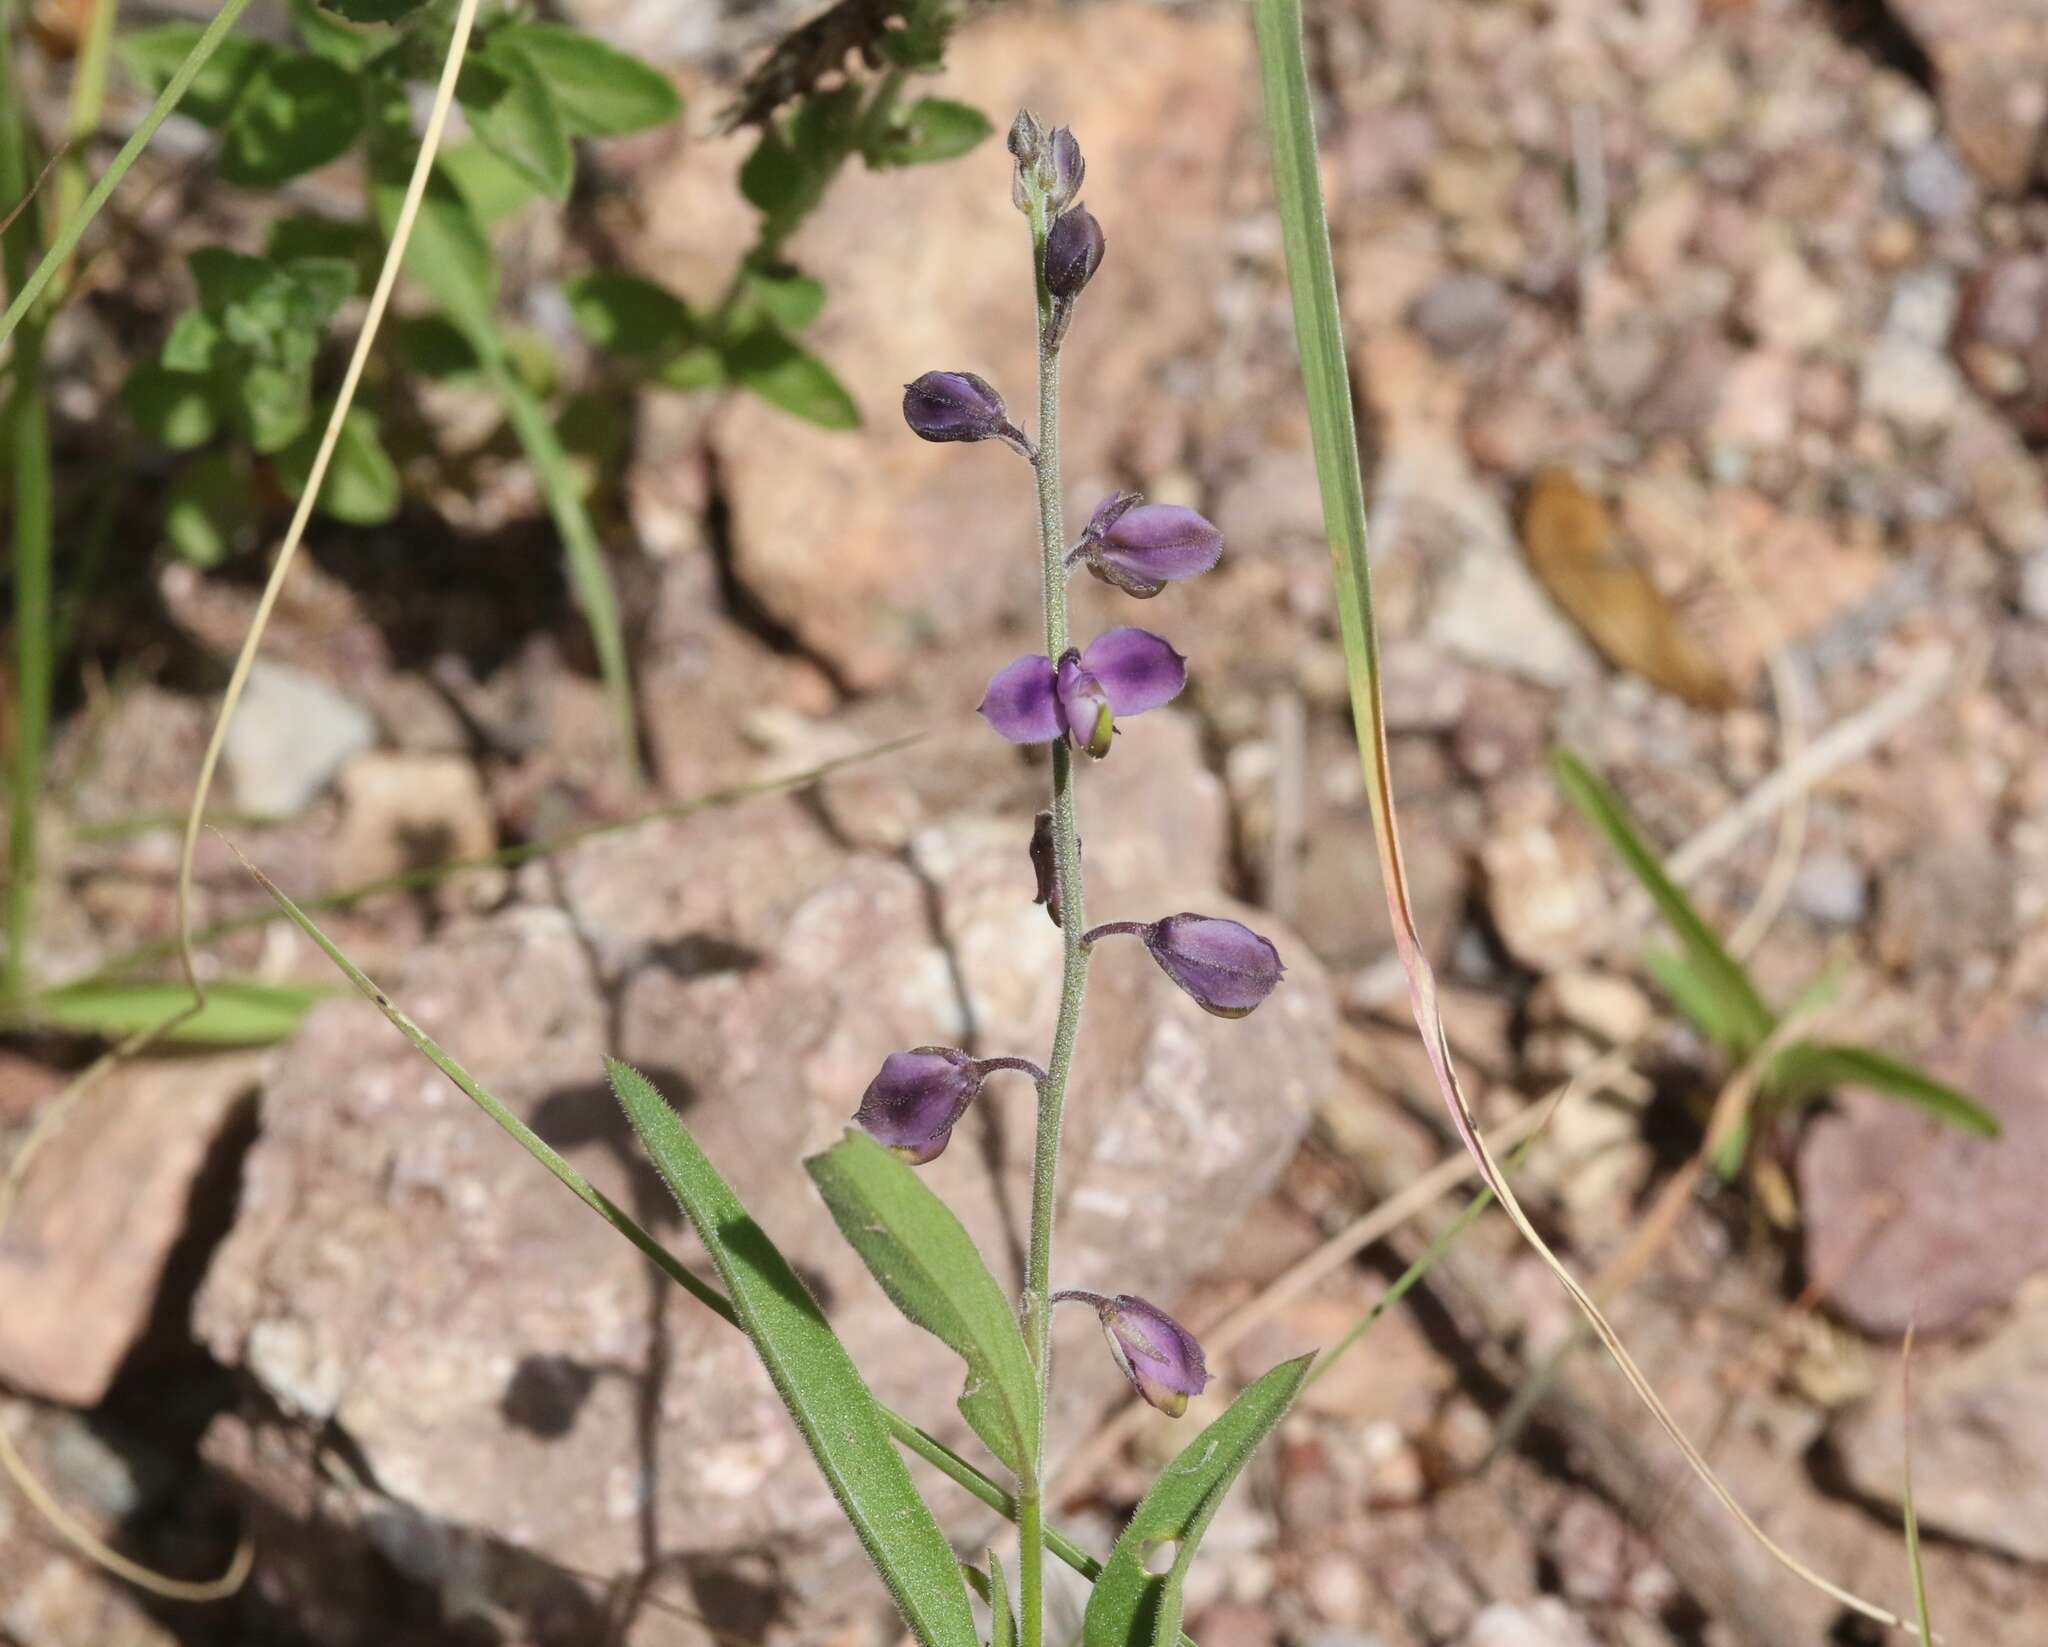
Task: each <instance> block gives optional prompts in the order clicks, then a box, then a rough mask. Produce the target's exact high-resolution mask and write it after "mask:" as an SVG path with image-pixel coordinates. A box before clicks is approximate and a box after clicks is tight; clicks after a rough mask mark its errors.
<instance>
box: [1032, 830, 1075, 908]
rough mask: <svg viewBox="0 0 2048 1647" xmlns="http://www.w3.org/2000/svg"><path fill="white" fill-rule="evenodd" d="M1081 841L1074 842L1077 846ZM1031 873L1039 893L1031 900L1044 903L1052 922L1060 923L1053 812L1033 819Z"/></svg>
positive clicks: (1058, 881)
mask: <svg viewBox="0 0 2048 1647" xmlns="http://www.w3.org/2000/svg"><path fill="white" fill-rule="evenodd" d="M1080 844H1081V843H1080V842H1079V841H1076V842H1075V843H1074V845H1075V847H1076V848H1078V847H1079V846H1080ZM1031 873H1032V874H1033V875H1034V876H1036V877H1037V880H1038V895H1037V896H1036V897H1034V898H1033V899H1032V900H1031V901H1032V902H1033V903H1035V904H1044V905H1045V912H1046V914H1048V915H1050V916H1051V917H1052V924H1053V925H1054V926H1058V925H1059V924H1060V878H1059V865H1058V864H1057V863H1056V862H1055V860H1054V856H1053V840H1052V814H1051V813H1050V812H1041V813H1039V815H1038V816H1037V817H1036V818H1034V819H1032V821H1031Z"/></svg>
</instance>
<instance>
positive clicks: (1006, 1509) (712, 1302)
mask: <svg viewBox="0 0 2048 1647" xmlns="http://www.w3.org/2000/svg"><path fill="white" fill-rule="evenodd" d="M885 747H890V746H885ZM851 758H859V757H851ZM604 827H605V828H607V829H609V828H612V827H615V826H604ZM622 827H628V828H630V827H631V821H629V822H628V823H627V824H626V825H624V826H622ZM235 855H236V856H237V857H242V855H241V853H240V851H239V850H237V851H236V854H235ZM242 867H243V868H244V869H246V870H248V872H249V873H250V875H251V876H253V877H254V878H255V880H256V883H257V884H258V885H259V886H261V887H262V888H263V890H264V891H265V892H266V893H268V894H269V895H270V898H271V900H272V901H273V902H274V903H275V904H276V905H277V907H278V909H279V911H280V912H281V913H282V915H283V916H284V918H285V919H286V920H288V921H290V922H291V923H292V924H293V925H294V926H296V927H297V928H298V929H299V930H300V931H301V932H303V933H304V934H305V935H306V936H307V938H309V939H310V940H312V942H313V943H314V945H315V946H316V947H317V948H318V949H319V950H320V952H321V953H322V954H323V955H325V956H326V957H327V959H328V960H329V961H331V962H333V963H334V966H335V969H336V970H337V971H339V972H340V973H341V975H342V976H343V977H344V978H346V979H347V980H348V981H349V982H350V983H351V984H353V985H354V986H355V988H356V990H357V991H358V993H360V994H361V995H362V996H363V997H364V999H366V1000H367V1001H369V1002H370V1004H371V1005H373V1006H374V1007H376V1009H377V1010H378V1011H379V1012H381V1013H383V1014H384V1016H385V1018H386V1019H388V1020H389V1021H390V1023H391V1026H392V1027H393V1028H394V1029H396V1030H397V1031H398V1032H399V1034H401V1035H403V1036H404V1037H405V1038H406V1039H407V1040H408V1041H410V1042H411V1043H412V1045H413V1047H414V1049H415V1050H416V1051H417V1052H418V1053H419V1054H420V1056H421V1057H423V1058H425V1059H426V1060H427V1062H428V1063H430V1064H432V1065H433V1066H434V1067H435V1068H436V1069H438V1070H439V1071H440V1072H441V1073H442V1074H443V1075H445V1076H447V1077H448V1079H449V1081H450V1082H452V1083H453V1084H454V1086H455V1088H456V1090H457V1091H458V1092H460V1093H461V1094H462V1095H463V1096H464V1097H465V1098H467V1099H468V1100H469V1101H470V1102H471V1103H473V1104H475V1105H476V1107H477V1108H478V1109H480V1110H482V1111H483V1112H484V1114H485V1115H487V1116H489V1117H490V1119H491V1120H492V1121H493V1122H495V1123H496V1124H497V1125H498V1126H499V1127H500V1128H501V1129H502V1130H503V1131H504V1132H505V1133H506V1134H507V1135H508V1136H509V1137H510V1138H511V1139H512V1141H513V1142H514V1143H516V1144H517V1145H518V1146H519V1147H520V1148H521V1149H523V1150H525V1151H526V1153H527V1154H528V1155H530V1156H532V1157H533V1158H534V1160H536V1161H538V1162H539V1163H540V1164H541V1165H542V1166H543V1167H545V1168H546V1169H547V1170H548V1172H549V1173H550V1174H552V1175H553V1177H554V1178H555V1180H556V1182H558V1183H559V1184H561V1185H562V1187H563V1188H565V1189H566V1190H568V1191H569V1193H570V1194H571V1195H573V1196H575V1197H576V1199H577V1200H579V1201H581V1202H582V1203H583V1204H584V1205H585V1206H586V1207H588V1208H590V1210H591V1211H592V1212H594V1213H596V1214H597V1215H598V1217H600V1218H602V1219H603V1220H604V1221H605V1222H606V1223H607V1224H609V1225H611V1227H612V1228H613V1229H615V1230H617V1231H618V1232H619V1233H620V1234H621V1235H623V1236H624V1237H625V1238H626V1239H627V1240H628V1241H630V1242H632V1244H633V1245H634V1246H635V1247H637V1248H638V1249H639V1250H640V1252H641V1254H642V1255H643V1256H644V1257H646V1258H647V1259H648V1260H649V1261H650V1262H651V1263H652V1264H653V1265H654V1266H655V1268H657V1269H659V1270H660V1271H661V1272H662V1273H663V1274H664V1275H666V1276H667V1277H668V1278H669V1279H670V1280H671V1281H673V1282H675V1283H676V1285H677V1286H679V1287H681V1288H682V1289H683V1290H684V1291H685V1292H687V1293H688V1294H689V1295H690V1296H691V1297H692V1298H694V1299H696V1300H697V1302H698V1303H700V1304H702V1305H703V1306H704V1307H705V1308H706V1309H708V1310H710V1311H711V1312H712V1313H713V1314H714V1315H716V1316H717V1317H718V1318H719V1319H720V1320H721V1321H724V1322H725V1323H726V1324H727V1325H728V1326H734V1327H736V1326H738V1325H739V1318H738V1316H737V1315H736V1314H735V1313H734V1311H733V1307H732V1305H731V1304H729V1303H727V1302H726V1300H725V1297H724V1295H723V1294H721V1293H720V1292H719V1290H718V1289H717V1288H716V1287H714V1286H712V1285H711V1284H710V1283H709V1282H708V1281H706V1280H704V1279H703V1278H702V1277H701V1276H699V1275H697V1274H696V1273H695V1272H694V1271H692V1270H691V1269H690V1268H689V1267H688V1266H687V1265H685V1264H684V1263H683V1261H682V1260H681V1259H679V1258H677V1257H676V1256H675V1254H674V1253H672V1252H670V1251H669V1250H668V1249H667V1248H666V1247H664V1246H663V1245H662V1244H661V1243H660V1242H659V1241H657V1240H655V1239H654V1237H653V1236H651V1235H649V1234H648V1233H647V1232H646V1231H645V1230H644V1229H642V1228H641V1227H640V1225H639V1224H638V1223H637V1222H635V1221H634V1218H633V1215H632V1214H631V1213H629V1212H627V1211H626V1210H625V1208H623V1207H621V1206H620V1205H618V1203H617V1202H615V1201H613V1200H612V1199H611V1197H609V1196H608V1195H606V1194H605V1193H604V1192H603V1191H602V1190H600V1189H598V1188H597V1186H596V1185H594V1184H592V1183H591V1182H590V1180H589V1179H587V1178H585V1177H584V1176H583V1174H582V1173H580V1172H578V1171H577V1170H576V1169H575V1168H574V1167H572V1166H571V1165H570V1164H569V1163H568V1161H566V1160H565V1159H564V1158H563V1157H562V1156H561V1155H560V1154H559V1153H557V1152H556V1150H555V1149H554V1148H553V1147H552V1146H551V1145H550V1144H549V1143H548V1142H547V1140H546V1139H544V1138H542V1137H541V1136H540V1134H539V1133H537V1132H535V1131H534V1130H533V1128H531V1127H529V1126H528V1125H527V1124H526V1123H525V1122H524V1121H522V1120H520V1119H519V1117H518V1116H516V1115H514V1114H513V1113H512V1111H511V1110H510V1109H508V1108H507V1107H506V1106H505V1104H504V1102H503V1101H502V1100H501V1099H499V1098H498V1096H497V1095H496V1094H495V1093H493V1092H492V1091H491V1090H490V1089H489V1088H487V1087H485V1086H484V1085H483V1084H482V1083H481V1082H479V1081H478V1080H477V1079H476V1077H475V1076H473V1075H471V1074H470V1073H469V1071H468V1070H466V1069H464V1068H463V1067H462V1064H461V1063H460V1061H459V1060H457V1059H456V1058H455V1057H454V1056H453V1055H451V1054H450V1053H449V1052H448V1051H447V1050H446V1049H444V1048H443V1047H442V1046H441V1044H440V1043H439V1042H438V1041H436V1040H435V1039H434V1038H433V1037H432V1036H431V1035H429V1034H427V1032H426V1031H425V1030H423V1029H421V1028H420V1026H419V1025H418V1024H416V1023H414V1022H413V1021H412V1019H411V1018H410V1017H408V1016H407V1015H406V1013H405V1012H403V1011H402V1010H400V1008H399V1007H398V1006H397V1004H396V1003H395V1002H393V1001H392V999H391V997H390V996H388V995H386V994H385V993H384V991H383V990H381V989H379V988H378V987H377V985H376V984H374V983H372V982H371V981H370V979H369V977H368V976H367V975H366V974H365V973H364V972H363V970H362V969H361V968H360V967H358V966H357V965H356V964H355V962H353V961H351V960H350V959H349V958H348V956H347V955H346V954H344V953H343V952H342V950H341V948H340V947H339V946H338V945H337V944H336V943H335V942H334V940H333V939H332V938H330V937H328V936H327V934H326V933H325V932H323V931H322V930H321V929H320V926H319V924H318V923H317V922H315V921H314V920H313V918H312V917H311V916H310V915H308V914H307V913H306V912H305V911H304V910H303V909H301V908H300V907H299V906H298V905H297V904H295V903H294V902H292V900H291V899H290V898H288V897H286V896H285V894H284V892H283V891H282V890H281V889H280V888H279V887H278V886H277V885H276V884H275V883H274V882H273V881H272V880H271V879H270V877H269V876H267V875H265V874H264V873H263V871H262V870H260V869H258V868H257V867H256V866H255V865H254V864H252V863H250V862H249V860H248V859H247V858H245V857H243V858H242ZM882 1416H883V1418H884V1420H885V1421H886V1422H887V1424H888V1426H889V1433H890V1434H891V1435H892V1436H894V1437H895V1438H896V1441H897V1443H898V1444H899V1445H900V1446H902V1447H903V1448H905V1449H906V1450H907V1451H909V1452H913V1453H915V1454H916V1455H917V1456H918V1457H919V1458H921V1459H923V1460H924V1461H925V1462H926V1463H927V1464H929V1465H931V1466H932V1468H933V1469H935V1470H937V1471H938V1472H939V1473H940V1474H941V1475H943V1476H945V1477H946V1479H947V1480H949V1481H951V1482H952V1483H953V1484H954V1485H955V1486H957V1487H960V1488H962V1489H964V1490H965V1491H966V1492H968V1493H970V1494H972V1495H973V1496H974V1497H975V1498H977V1499H979V1500H980V1501H981V1502H982V1503H983V1504H985V1505H987V1506H988V1507H989V1508H990V1509H991V1510H994V1511H995V1512H996V1514H998V1515H999V1516H1001V1517H1002V1518H1003V1519H1004V1520H1005V1521H1008V1522H1010V1523H1012V1524H1013V1525H1014V1524H1015V1522H1016V1520H1017V1500H1016V1498H1015V1496H1014V1495H1013V1494H1011V1493H1009V1492H1007V1491H1005V1490H1004V1489H1003V1487H1002V1486H1001V1485H1000V1484H999V1483H997V1482H995V1481H993V1480H991V1479H990V1478H989V1477H988V1476H987V1475H985V1474H983V1473H982V1472H981V1471H980V1470H978V1469H976V1468H975V1467H974V1466H973V1465H972V1464H970V1463H968V1461H967V1460H966V1459H964V1458H962V1457H961V1456H960V1455H959V1454H958V1453H956V1452H954V1451H953V1449H952V1448H950V1447H948V1446H947V1445H946V1444H945V1443H944V1442H943V1441H940V1440H939V1439H938V1438H937V1437H936V1436H933V1435H930V1434H928V1433H927V1432H925V1431H924V1430H922V1429H920V1428H919V1427H918V1426H917V1425H915V1424H913V1423H912V1422H911V1421H910V1420H909V1419H907V1418H905V1417H904V1416H903V1415H902V1414H901V1413H897V1412H893V1411H891V1410H890V1409H889V1408H887V1407H884V1408H882ZM1045 1547H1046V1548H1047V1549H1048V1550H1050V1551H1052V1553H1053V1554H1054V1555H1055V1556H1056V1557H1058V1558H1059V1559H1060V1560H1061V1561H1063V1562H1065V1563H1066V1564H1067V1565H1068V1566H1069V1567H1071V1568H1073V1570H1074V1571H1075V1572H1077V1573H1079V1574H1080V1575H1081V1576H1082V1577H1083V1578H1085V1579H1087V1580H1088V1581H1089V1582H1090V1583H1093V1582H1094V1581H1095V1579H1096V1578H1097V1577H1098V1576H1100V1574H1101V1572H1102V1563H1101V1562H1099V1561H1097V1560H1096V1559H1095V1558H1094V1557H1093V1556H1091V1555H1090V1554H1089V1553H1088V1552H1087V1551H1086V1550H1084V1549H1082V1548H1081V1546H1080V1545H1078V1544H1076V1543H1075V1542H1074V1541H1073V1539H1071V1538H1069V1537H1068V1536H1067V1535H1066V1534H1064V1533H1061V1532H1058V1531H1056V1530H1054V1529H1053V1528H1050V1527H1048V1528H1047V1529H1046V1531H1045ZM1181 1647H1194V1643H1193V1642H1191V1641H1189V1640H1188V1638H1187V1637H1186V1636H1182V1637H1181Z"/></svg>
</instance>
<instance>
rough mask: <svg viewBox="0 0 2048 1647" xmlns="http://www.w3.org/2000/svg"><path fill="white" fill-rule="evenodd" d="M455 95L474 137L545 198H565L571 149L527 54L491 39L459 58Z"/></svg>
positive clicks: (572, 177)
mask: <svg viewBox="0 0 2048 1647" xmlns="http://www.w3.org/2000/svg"><path fill="white" fill-rule="evenodd" d="M455 96H456V99H457V100H458V101H459V102H460V103H461V104H462V112H463V113H464V114H466V115H468V116H469V125H470V130H472V131H474V132H475V133H476V135H477V139H478V141H479V142H481V143H482V144H483V145H484V146H485V147H486V148H488V149H489V150H490V151H491V152H492V153H493V154H495V155H496V156H497V157H498V158H499V159H500V160H502V161H504V162H505V164H506V165H508V166H510V167H511V168H512V169H513V170H514V171H515V172H517V173H518V174H519V175H520V176H521V177H523V178H525V179H526V180H527V182H529V183H531V184H532V185H533V186H534V187H535V188H536V189H538V190H540V192H541V193H542V194H544V195H546V196H547V197H548V198H549V199H550V200H554V201H563V200H567V199H568V198H569V187H570V185H571V184H572V183H574V182H575V181H576V152H575V150H573V149H572V148H570V146H569V134H568V132H567V131H566V130H565V129H564V127H563V125H562V115H561V111H560V110H559V109H557V108H556V107H555V100H554V97H553V95H552V94H551V93H550V92H549V91H548V88H547V82H546V81H544V80H542V79H541V77H540V74H539V73H538V72H537V71H536V70H535V68H534V66H533V65H532V64H531V63H530V62H528V61H527V60H526V58H524V57H522V56H520V55H519V53H517V52H514V51H508V50H506V49H504V48H503V47H501V46H500V45H499V44H498V42H497V41H496V39H495V38H494V39H492V40H491V41H489V42H488V43H487V44H485V45H484V46H482V47H480V48H478V49H477V50H475V51H473V52H471V53H470V55H469V57H468V58H467V59H466V60H465V61H464V62H463V65H462V74H461V76H460V78H459V79H457V81H456V82H455Z"/></svg>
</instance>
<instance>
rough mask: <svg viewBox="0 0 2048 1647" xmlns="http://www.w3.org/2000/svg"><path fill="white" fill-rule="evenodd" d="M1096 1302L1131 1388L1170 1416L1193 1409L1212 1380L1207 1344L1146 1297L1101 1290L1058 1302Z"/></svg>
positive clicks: (1059, 1296)
mask: <svg viewBox="0 0 2048 1647" xmlns="http://www.w3.org/2000/svg"><path fill="white" fill-rule="evenodd" d="M1069 1300H1072V1301H1073V1302H1075V1303H1080V1304H1088V1305H1091V1306H1092V1307H1093V1308H1094V1310H1095V1313H1096V1315H1097V1316H1098V1317H1099V1318H1100V1319H1101V1322H1102V1332H1103V1336H1104V1337H1105V1338H1107V1339H1108V1340H1109V1353H1110V1354H1111V1355H1113V1356H1115V1357H1116V1364H1117V1366H1118V1367H1119V1368H1120V1369H1122V1371H1123V1375H1124V1377H1126V1378H1128V1379H1129V1380H1130V1381H1131V1387H1132V1388H1133V1389H1134V1390H1136V1391H1137V1392H1138V1393H1139V1394H1140V1395H1141V1396H1143V1397H1144V1398H1145V1399H1146V1400H1147V1401H1149V1402H1151V1403H1152V1405H1153V1406H1155V1407H1157V1408H1158V1409H1159V1410H1160V1411H1161V1412H1163V1413H1165V1414H1166V1416H1167V1417H1169V1418H1178V1417H1180V1415H1181V1414H1182V1413H1184V1412H1186V1411H1187V1410H1188V1400H1189V1398H1190V1397H1192V1396H1197V1395H1200V1394H1201V1393H1202V1391H1203V1389H1204V1388H1205V1387H1206V1386H1207V1384H1208V1382H1209V1368H1208V1366H1207V1364H1206V1363H1205V1362H1204V1361H1203V1359H1202V1346H1201V1345H1200V1344H1199V1343H1197V1342H1196V1341H1195V1335H1194V1334H1193V1333H1191V1332H1189V1331H1188V1330H1187V1328H1185V1327H1183V1326H1182V1325H1181V1324H1180V1323H1179V1322H1178V1321H1176V1320H1174V1318H1173V1317H1172V1316H1170V1315H1168V1314H1167V1313H1166V1311H1164V1310H1162V1309H1161V1308H1159V1306H1158V1305H1156V1304H1148V1303H1146V1302H1145V1300H1144V1299H1142V1298H1134V1297H1132V1296H1131V1295H1130V1294H1129V1293H1118V1294H1117V1295H1116V1297H1114V1298H1105V1297H1104V1296H1103V1295H1102V1294H1101V1293H1099V1292H1056V1293H1054V1294H1053V1295H1052V1301H1053V1302H1054V1303H1055V1304H1062V1303H1066V1302H1068V1301H1069Z"/></svg>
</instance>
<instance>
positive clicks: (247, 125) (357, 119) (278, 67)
mask: <svg viewBox="0 0 2048 1647" xmlns="http://www.w3.org/2000/svg"><path fill="white" fill-rule="evenodd" d="M362 133H363V95H362V90H361V88H360V87H359V86H358V85H357V84H356V81H355V78H354V76H352V75H351V74H350V73H349V72H348V70H346V69H344V68H342V67H340V66H339V65H338V64H335V63H331V62H329V61H328V60H327V59H326V58H324V57H315V56H313V55H312V54H311V53H310V52H302V53H296V54H293V55H290V56H281V57H276V58H273V59H272V60H271V61H270V62H268V63H266V64H264V65H263V67H262V68H261V69H260V70H258V72H257V73H256V74H255V75H254V77H252V78H251V80H250V81H249V84H248V85H247V86H245V87H244V88H243V90H242V95H241V96H240V97H239V98H237V99H236V100H235V105H234V112H233V113H232V114H231V115H229V117H228V122H227V128H226V130H225V132H224V133H223V141H222V144H221V154H220V175H221V176H222V177H224V178H226V179H227V180H228V182H230V183H241V184H245V185H248V186H250V187H252V188H267V187H270V186H272V185H274V184H278V183H285V182H289V181H290V180H291V179H292V178H294V177H297V176H299V175H300V174H301V173H303V172H309V171H312V170H313V169H314V168H315V167H316V166H324V165H326V164H327V162H328V161H330V160H336V159H339V158H340V157H341V156H342V155H343V154H345V153H347V151H348V149H349V146H350V145H351V144H353V143H354V142H355V140H356V139H357V138H358V137H360V136H361V135H362Z"/></svg>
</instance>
